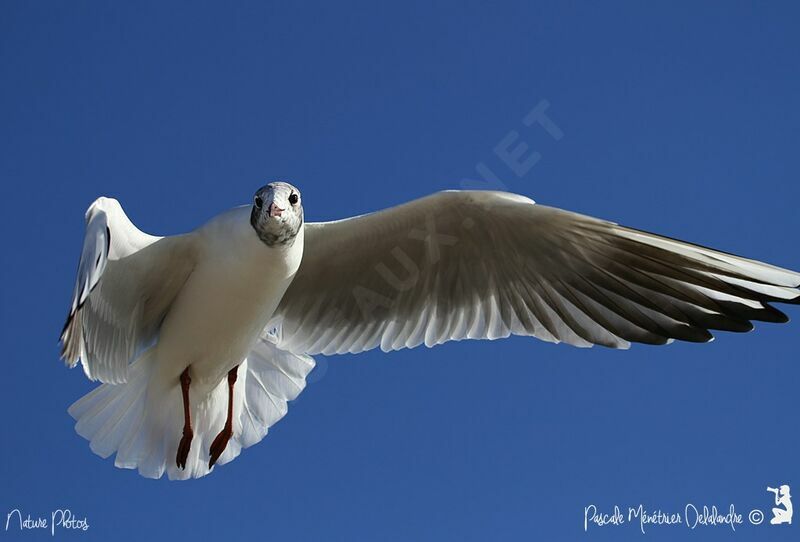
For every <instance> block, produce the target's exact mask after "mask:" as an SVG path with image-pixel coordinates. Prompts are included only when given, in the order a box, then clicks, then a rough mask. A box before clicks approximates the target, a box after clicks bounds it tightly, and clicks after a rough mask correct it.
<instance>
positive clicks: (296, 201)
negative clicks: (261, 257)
mask: <svg viewBox="0 0 800 542" xmlns="http://www.w3.org/2000/svg"><path fill="white" fill-rule="evenodd" d="M250 225H252V226H253V229H254V230H255V232H256V233H257V234H258V237H259V239H261V241H263V242H264V244H265V245H267V246H270V247H272V246H281V245H285V246H291V245H292V244H293V243H294V239H295V236H296V235H297V233H298V232H299V231H300V228H302V227H303V203H302V201H301V198H300V191H299V190H298V189H297V188H295V187H294V186H292V185H290V184H289V183H284V182H281V181H275V182H272V183H269V184H268V185H265V186H262V187H261V188H259V189H258V190H257V191H256V193H255V195H254V196H253V207H252V210H251V212H250Z"/></svg>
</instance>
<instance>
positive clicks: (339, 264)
mask: <svg viewBox="0 0 800 542" xmlns="http://www.w3.org/2000/svg"><path fill="white" fill-rule="evenodd" d="M799 288H800V273H797V272H794V271H790V270H787V269H782V268H779V267H775V266H772V265H768V264H766V263H762V262H758V261H755V260H750V259H745V258H742V257H739V256H735V255H733V254H729V253H725V252H721V251H718V250H714V249H710V248H706V247H703V246H699V245H695V244H690V243H686V242H683V241H678V240H675V239H671V238H668V237H664V236H660V235H656V234H652V233H647V232H644V231H641V230H636V229H631V228H627V227H624V226H620V225H618V224H616V223H614V222H609V221H606V220H600V219H597V218H592V217H589V216H585V215H580V214H576V213H573V212H569V211H564V210H561V209H556V208H553V207H546V206H543V205H538V204H536V203H535V202H534V201H533V200H531V199H529V198H527V197H524V196H521V195H516V194H511V193H505V192H494V191H445V192H439V193H436V194H433V195H430V196H427V197H424V198H421V199H417V200H415V201H411V202H409V203H406V204H403V205H399V206H397V207H392V208H389V209H385V210H382V211H379V212H374V213H371V214H366V215H361V216H356V217H353V218H348V219H344V220H337V221H333V222H319V223H315V222H305V220H304V216H303V203H302V196H301V194H300V191H299V190H298V189H297V188H296V187H295V186H293V185H291V184H289V183H286V182H271V183H269V184H267V185H266V186H263V187H262V188H260V189H258V191H256V193H255V195H254V197H253V200H252V203H251V204H250V205H245V206H241V207H237V208H234V209H232V210H229V211H227V212H224V213H222V214H220V215H218V216H216V217H215V218H213V219H212V220H210V221H209V222H208V223H206V224H205V225H203V226H201V227H199V228H198V229H196V230H194V231H192V232H190V233H187V234H183V235H175V236H167V237H157V236H153V235H148V234H146V233H143V232H142V231H140V230H139V229H138V228H137V227H136V226H134V224H133V223H132V222H131V221H130V220H129V219H128V217H127V215H126V214H125V212H124V211H123V210H122V207H121V206H120V204H119V202H118V201H117V200H115V199H112V198H107V197H101V198H99V199H97V200H96V201H95V202H94V203H92V205H91V206H90V207H89V209H88V210H87V212H86V232H85V238H84V242H83V250H82V252H81V256H80V261H79V266H78V273H77V280H76V283H75V288H74V292H73V296H72V303H71V306H70V310H69V315H68V317H67V321H66V324H65V325H64V328H63V331H62V333H61V336H60V343H61V357H62V358H63V359H64V360H65V363H66V364H67V365H68V366H69V367H74V366H75V365H76V364H77V363H78V362H80V363H81V365H82V367H83V370H84V372H85V374H86V376H87V377H88V378H89V379H90V380H92V381H97V380H99V381H100V382H102V384H101V385H100V386H99V387H97V388H95V389H94V390H93V391H91V392H90V393H89V394H87V395H86V396H84V397H83V398H81V399H79V400H78V401H77V402H75V403H74V404H73V405H72V406H71V407H70V408H69V413H70V414H71V415H72V417H73V418H75V420H76V425H75V429H76V431H77V432H78V434H80V435H81V436H83V437H84V438H86V439H87V440H88V441H89V443H90V448H91V449H92V451H93V452H95V453H96V454H98V455H100V456H101V457H103V458H107V457H110V456H111V455H112V454H116V455H115V459H114V463H115V465H116V466H117V467H120V468H129V469H137V470H138V472H139V473H140V474H141V475H143V476H145V477H149V478H160V477H162V476H163V475H164V474H165V473H166V474H167V476H168V478H170V479H187V478H198V477H202V476H204V475H206V474H208V473H209V472H211V471H212V470H213V469H214V467H215V465H222V464H225V463H227V462H229V461H231V460H233V459H234V458H235V457H237V456H238V455H239V453H240V452H241V450H242V448H247V447H249V446H252V445H253V444H255V443H257V442H259V441H260V440H261V439H262V438H264V436H265V435H266V434H267V431H268V429H269V428H270V427H271V426H272V425H273V424H274V423H275V422H277V421H278V420H279V419H280V418H282V417H283V416H284V415H285V414H286V412H287V402H288V401H291V400H293V399H295V398H296V397H297V396H298V394H299V393H300V392H301V391H302V390H303V388H304V387H305V379H306V376H307V375H308V374H309V372H310V371H311V370H312V369H313V368H314V359H313V358H312V357H311V356H313V355H316V354H323V355H331V354H345V353H350V354H355V353H358V352H364V351H367V350H371V349H374V348H380V349H381V350H383V351H384V352H387V351H392V350H399V349H402V348H414V347H416V346H419V345H422V344H424V345H425V346H428V347H432V346H434V345H438V344H442V343H444V342H447V341H457V340H462V339H499V338H503V337H508V336H510V335H524V336H531V337H536V338H538V339H541V340H543V341H548V342H552V343H561V342H563V343H567V344H570V345H574V346H578V347H590V346H593V345H602V346H606V347H610V348H617V349H627V348H628V347H630V345H631V343H645V344H652V345H661V344H667V343H670V342H672V341H674V340H680V341H689V342H707V341H710V340H712V338H713V336H712V334H711V333H710V330H724V331H733V332H745V331H750V330H751V329H753V324H752V323H751V322H752V321H754V320H755V321H764V322H781V323H782V322H787V321H788V318H787V316H786V315H785V314H784V313H782V312H781V311H779V310H778V309H776V308H774V307H773V306H772V305H771V304H770V303H774V302H778V303H795V304H797V303H799V302H800V289H799Z"/></svg>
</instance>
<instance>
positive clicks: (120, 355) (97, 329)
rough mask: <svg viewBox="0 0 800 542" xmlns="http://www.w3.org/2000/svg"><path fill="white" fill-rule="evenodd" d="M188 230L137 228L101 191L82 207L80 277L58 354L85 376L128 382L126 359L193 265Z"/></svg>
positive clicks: (153, 330)
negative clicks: (167, 232) (169, 233)
mask: <svg viewBox="0 0 800 542" xmlns="http://www.w3.org/2000/svg"><path fill="white" fill-rule="evenodd" d="M194 262H195V249H194V244H193V240H192V238H191V236H175V237H155V236H152V235H147V234H145V233H143V232H141V231H139V230H138V229H137V228H136V226H134V225H133V223H132V222H131V221H130V220H129V219H128V217H127V216H126V215H125V212H124V211H123V210H122V207H121V206H120V205H119V202H117V200H115V199H111V198H99V199H98V200H97V201H95V202H94V203H93V204H92V205H91V206H90V207H89V209H88V210H87V211H86V236H85V238H84V241H83V250H82V252H81V259H80V263H79V264H78V277H77V279H76V281H75V289H74V291H73V294H72V304H71V305H70V311H69V316H68V317H67V321H66V323H65V324H64V329H63V330H62V332H61V338H60V341H61V357H62V358H63V359H64V361H65V362H66V363H67V364H68V365H69V366H70V367H74V366H75V365H76V364H77V363H78V361H79V360H80V362H81V364H82V365H83V370H84V372H85V373H86V376H87V377H88V378H90V379H91V380H100V381H102V382H107V383H111V384H116V383H120V382H125V381H126V379H127V376H128V363H129V362H130V361H132V360H133V358H134V357H135V356H136V354H137V353H138V352H139V350H140V349H141V348H143V347H146V346H148V345H149V344H150V343H151V342H152V341H153V340H154V339H155V337H156V335H157V334H158V328H159V326H160V324H161V321H162V319H163V318H164V315H165V314H166V312H167V310H168V309H169V307H170V305H171V304H172V301H173V300H174V299H175V296H176V295H177V293H178V292H179V291H180V289H181V287H182V286H183V284H184V283H185V282H186V279H187V278H188V276H189V274H190V273H191V271H192V269H193V267H194Z"/></svg>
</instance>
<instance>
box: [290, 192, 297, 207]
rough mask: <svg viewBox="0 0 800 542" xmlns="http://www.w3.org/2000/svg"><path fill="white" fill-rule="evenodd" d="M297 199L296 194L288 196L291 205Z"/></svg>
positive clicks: (294, 203)
mask: <svg viewBox="0 0 800 542" xmlns="http://www.w3.org/2000/svg"><path fill="white" fill-rule="evenodd" d="M298 199H300V198H298V197H297V194H292V195H291V196H289V203H291V204H292V205H296V204H297V200H298Z"/></svg>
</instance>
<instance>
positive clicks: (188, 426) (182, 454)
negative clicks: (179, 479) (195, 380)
mask: <svg viewBox="0 0 800 542" xmlns="http://www.w3.org/2000/svg"><path fill="white" fill-rule="evenodd" d="M191 383H192V379H191V378H190V377H189V368H188V367H187V368H186V369H184V370H183V372H182V373H181V394H182V395H183V437H181V443H180V444H179V445H178V455H177V456H176V457H175V463H177V465H178V468H180V469H185V468H186V458H187V457H188V456H189V450H190V449H191V447H192V438H193V437H194V431H192V416H191V414H190V411H189V385H190V384H191Z"/></svg>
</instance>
